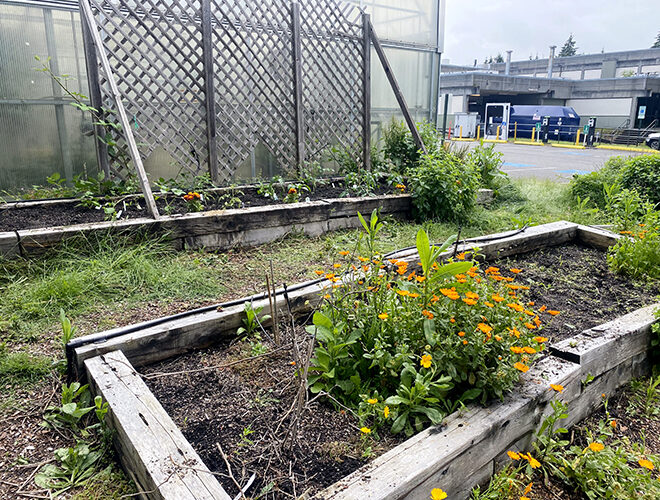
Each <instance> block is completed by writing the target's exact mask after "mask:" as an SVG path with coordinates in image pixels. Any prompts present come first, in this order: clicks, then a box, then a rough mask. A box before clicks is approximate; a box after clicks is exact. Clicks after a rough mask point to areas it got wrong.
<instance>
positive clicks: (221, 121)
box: [82, 0, 368, 181]
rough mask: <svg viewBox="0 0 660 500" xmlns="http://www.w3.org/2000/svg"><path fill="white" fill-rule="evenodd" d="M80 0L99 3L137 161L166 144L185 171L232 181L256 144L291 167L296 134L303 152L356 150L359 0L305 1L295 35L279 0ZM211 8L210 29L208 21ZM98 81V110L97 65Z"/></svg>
mask: <svg viewBox="0 0 660 500" xmlns="http://www.w3.org/2000/svg"><path fill="white" fill-rule="evenodd" d="M82 1H89V3H90V5H91V7H92V10H93V12H94V17H95V20H96V22H97V24H98V26H99V34H100V35H101V37H102V41H103V47H102V49H103V50H105V51H106V53H107V55H108V57H109V60H110V63H111V65H112V67H113V76H114V77H115V79H116V81H117V83H118V86H119V89H120V93H121V96H122V102H123V103H124V105H125V107H126V110H127V113H128V114H129V116H130V117H131V118H132V125H133V133H134V134H135V136H136V138H137V140H138V142H139V143H140V152H141V154H142V156H143V157H144V158H146V159H148V157H149V156H150V155H152V154H154V153H155V152H158V151H162V150H164V151H165V152H166V153H167V154H169V155H170V156H171V157H172V158H173V159H174V161H175V162H176V164H177V165H179V167H180V168H182V169H187V170H188V171H190V172H192V173H194V174H200V173H202V172H204V171H206V170H207V169H208V170H210V172H211V173H212V174H213V173H215V172H217V176H216V178H217V179H218V180H224V181H229V180H231V179H233V177H234V174H235V172H236V169H237V168H238V167H239V166H240V165H241V164H243V163H244V162H245V161H246V159H247V158H248V157H249V155H250V153H251V152H252V151H254V149H255V147H256V146H257V145H258V144H262V145H263V146H264V147H265V148H266V150H267V151H268V152H269V153H270V154H271V155H273V156H274V157H275V158H276V160H277V162H278V163H279V164H280V166H281V167H282V168H284V169H285V170H288V171H289V172H293V171H294V170H295V168H296V167H297V166H300V165H298V163H299V156H298V155H299V153H298V150H299V149H300V147H299V146H298V143H299V142H300V141H301V140H302V142H300V144H301V145H302V150H303V153H301V154H304V156H303V157H302V158H303V160H304V161H309V160H313V159H315V158H318V157H319V156H320V155H321V154H322V153H323V152H324V151H326V150H327V149H328V148H329V147H339V148H342V149H343V150H344V151H345V152H346V153H347V154H349V155H351V156H353V157H356V158H361V157H362V147H361V138H362V137H363V136H364V135H365V134H367V133H368V123H365V119H364V117H365V116H368V113H365V112H364V109H365V99H364V96H363V90H362V88H363V85H362V82H363V81H364V80H363V79H364V78H365V76H364V73H365V68H364V66H365V65H364V57H365V54H364V48H363V26H362V15H361V14H362V13H361V11H360V9H359V8H357V7H356V6H355V5H352V4H347V3H344V2H340V1H336V0H305V1H303V2H300V14H299V18H296V19H298V21H297V23H299V26H300V35H299V36H296V29H294V15H295V14H294V12H296V11H294V9H293V8H292V3H291V2H287V1H281V0H262V1H258V0H249V1H245V0H193V1H181V2H178V1H176V0H146V1H142V2H135V1H131V0H82ZM207 1H208V2H209V3H207V4H206V5H207V7H206V9H207V10H206V11H203V9H202V7H203V5H204V3H205V2H207ZM204 12H206V13H210V14H205V13H204ZM208 15H210V26H211V29H210V32H209V30H208V29H206V30H204V29H203V25H204V22H205V21H204V16H207V17H206V19H208ZM206 26H208V24H207V25H206ZM205 37H208V38H206V39H205ZM205 42H206V44H205ZM296 44H299V45H298V46H299V48H300V53H301V56H302V57H301V64H300V65H299V66H296V64H295V63H294V47H296ZM205 46H206V47H210V50H211V51H212V54H211V57H210V58H209V57H208V54H205V52H204V47H205ZM207 50H208V49H207ZM90 52H92V51H91V50H90V48H89V47H87V53H88V57H89V56H90ZM92 55H93V54H92ZM205 56H207V57H206V59H205ZM90 61H92V62H93V57H92V58H90ZM210 64H212V68H210V67H209V66H210ZM298 72H300V74H299V75H298ZM207 79H208V80H207ZM211 79H212V81H210V80H211ZM298 80H299V81H300V85H301V89H302V96H301V98H300V99H297V98H296V95H297V93H296V91H295V90H296V85H295V84H296V81H298ZM98 88H99V90H100V94H101V103H102V106H103V108H105V109H108V110H112V109H113V108H114V102H113V99H112V97H111V95H110V93H109V92H108V89H107V82H106V76H105V75H104V74H103V71H102V70H101V69H100V68H99V78H98ZM298 101H300V102H298ZM207 103H208V106H207ZM96 104H97V105H98V104H99V103H96ZM207 107H208V109H207ZM213 107H214V108H215V112H214V116H211V113H210V111H211V110H212V109H213ZM300 116H302V118H299V117H300ZM107 119H108V121H112V119H113V117H112V114H111V113H110V114H109V115H108V118H107ZM300 119H301V120H302V127H301V126H300V125H299V123H300V121H299V120H300ZM213 130H215V136H214V135H213V132H212V131H213ZM209 131H211V132H209ZM207 132H209V133H207ZM113 134H114V137H115V141H116V143H117V146H113V147H111V148H110V153H111V162H112V169H113V171H114V172H115V173H116V174H118V175H124V174H125V173H126V172H128V171H130V170H128V165H127V161H126V158H127V157H128V155H127V154H125V149H126V146H125V141H124V139H123V135H122V133H121V130H120V129H114V130H113ZM214 147H215V148H216V149H215V154H210V153H212V152H213V151H214V149H209V148H214ZM159 154H161V153H159ZM216 169H217V170H216Z"/></svg>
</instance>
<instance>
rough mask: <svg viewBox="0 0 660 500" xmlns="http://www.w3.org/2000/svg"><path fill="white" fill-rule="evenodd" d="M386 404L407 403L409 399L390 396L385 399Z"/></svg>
mask: <svg viewBox="0 0 660 500" xmlns="http://www.w3.org/2000/svg"><path fill="white" fill-rule="evenodd" d="M385 404H386V405H407V404H410V401H409V400H407V399H404V398H402V397H401V396H390V397H389V398H387V399H386V400H385Z"/></svg>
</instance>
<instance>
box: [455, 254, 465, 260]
mask: <svg viewBox="0 0 660 500" xmlns="http://www.w3.org/2000/svg"><path fill="white" fill-rule="evenodd" d="M456 259H457V260H465V252H461V253H459V254H458V255H456Z"/></svg>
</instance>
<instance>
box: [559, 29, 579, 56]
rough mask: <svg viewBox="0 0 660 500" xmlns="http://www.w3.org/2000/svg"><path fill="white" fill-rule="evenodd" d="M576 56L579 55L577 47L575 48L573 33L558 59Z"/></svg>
mask: <svg viewBox="0 0 660 500" xmlns="http://www.w3.org/2000/svg"><path fill="white" fill-rule="evenodd" d="M575 54H577V47H576V46H575V40H573V33H571V36H569V37H568V40H566V43H565V44H564V46H563V47H562V48H561V51H560V52H559V56H558V57H570V56H574V55H575Z"/></svg>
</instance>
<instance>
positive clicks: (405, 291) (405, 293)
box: [396, 290, 410, 297]
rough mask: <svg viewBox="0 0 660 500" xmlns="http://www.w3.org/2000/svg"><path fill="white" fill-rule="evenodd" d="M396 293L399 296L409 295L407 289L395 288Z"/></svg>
mask: <svg viewBox="0 0 660 500" xmlns="http://www.w3.org/2000/svg"><path fill="white" fill-rule="evenodd" d="M396 293H398V294H399V295H401V297H406V296H408V295H410V292H408V291H407V290H397V291H396Z"/></svg>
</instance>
